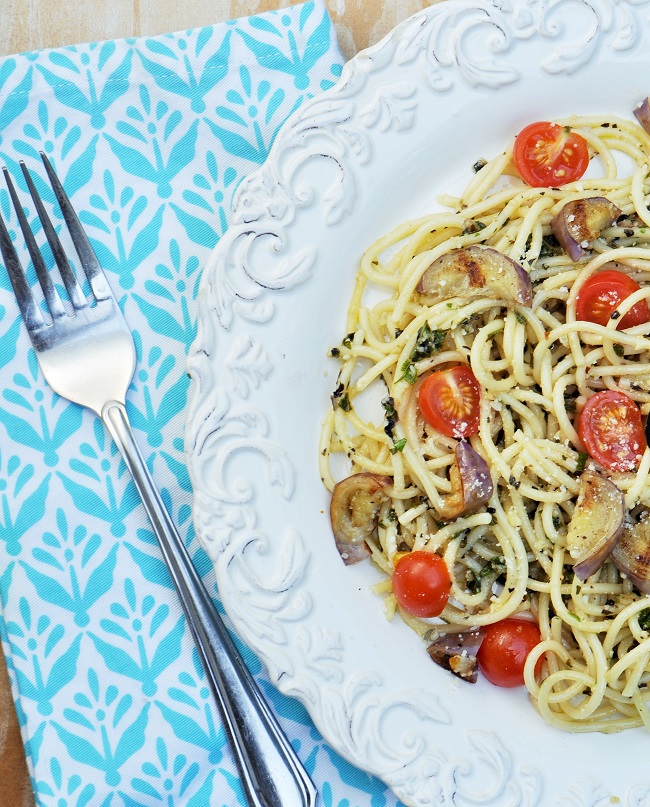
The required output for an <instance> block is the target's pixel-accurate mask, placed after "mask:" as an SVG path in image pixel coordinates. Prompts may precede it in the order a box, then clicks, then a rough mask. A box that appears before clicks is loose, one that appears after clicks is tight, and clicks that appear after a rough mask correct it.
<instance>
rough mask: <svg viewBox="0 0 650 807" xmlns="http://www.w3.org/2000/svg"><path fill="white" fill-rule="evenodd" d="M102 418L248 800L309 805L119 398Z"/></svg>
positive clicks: (298, 766) (254, 805)
mask: <svg viewBox="0 0 650 807" xmlns="http://www.w3.org/2000/svg"><path fill="white" fill-rule="evenodd" d="M102 420H103V421H104V423H105V424H106V426H107V428H108V430H109V431H110V433H111V436H112V437H113V439H114V440H115V443H116V444H117V446H118V448H119V449H120V451H121V453H122V456H123V457H124V460H125V462H126V465H127V467H128V469H129V471H130V472H131V475H132V477H133V481H134V482H135V486H136V488H137V490H138V493H139V494H140V497H141V499H142V502H143V504H144V507H145V510H146V511H147V515H148V516H149V519H150V521H151V524H152V526H153V529H154V532H155V534H156V537H157V539H158V542H159V544H160V548H161V550H162V554H163V556H164V558H165V561H166V562H167V566H168V567H169V571H170V572H171V575H172V578H173V580H174V585H175V586H176V590H177V592H178V595H179V597H180V600H181V604H182V606H183V609H184V611H185V614H186V617H187V622H188V625H189V626H190V629H191V631H192V634H193V637H194V641H195V643H196V648H197V650H198V652H199V655H200V656H201V660H202V662H203V666H204V668H205V672H206V675H207V677H208V679H209V681H210V686H211V689H212V693H213V695H214V697H215V700H216V702H217V705H218V707H219V710H220V712H221V716H222V718H223V723H224V728H225V731H226V734H227V735H228V739H229V741H230V746H231V749H232V752H233V756H234V758H235V762H236V764H237V767H238V769H239V774H240V776H241V784H242V787H243V790H244V793H245V795H246V799H247V801H248V804H249V805H250V807H314V805H315V804H316V798H317V792H316V788H315V787H314V784H313V782H312V781H311V779H310V778H309V775H308V774H307V772H306V771H305V769H304V768H303V766H302V763H301V762H300V760H299V758H298V756H297V755H296V753H295V751H294V750H293V747H292V746H291V744H290V743H289V740H288V739H287V737H286V735H285V734H284V733H283V731H282V729H281V728H280V726H279V724H278V722H277V721H276V719H275V717H274V715H273V713H272V712H271V710H270V709H269V707H268V705H267V703H266V701H265V700H264V698H263V697H262V695H261V693H260V691H259V689H258V687H257V684H256V683H255V681H254V679H253V677H252V675H251V674H250V672H249V670H248V668H247V667H246V664H245V663H244V661H243V659H242V657H241V656H240V654H239V651H238V650H237V648H236V646H235V644H234V642H233V640H232V639H231V637H230V634H229V633H228V631H227V629H226V627H225V625H224V623H223V621H222V620H221V617H220V616H219V614H218V613H217V610H216V609H215V607H214V605H213V604H212V601H211V599H210V595H209V594H208V592H207V590H206V588H205V586H204V585H203V582H202V580H201V578H200V577H199V574H198V572H197V571H196V569H195V567H194V564H193V563H192V561H191V558H190V556H189V554H188V552H187V549H186V548H185V545H184V543H183V541H182V539H181V537H180V535H179V534H178V532H177V530H176V528H175V526H174V523H173V521H172V520H171V518H170V516H169V513H168V512H167V509H166V508H165V505H164V504H163V501H162V499H161V497H160V493H159V492H158V490H157V488H156V486H155V484H154V481H153V479H152V478H151V474H150V473H149V469H148V468H147V465H146V463H145V461H144V458H143V456H142V453H141V452H140V449H139V447H138V445H137V443H136V441H135V437H134V435H133V431H132V430H131V425H130V423H129V419H128V416H127V413H126V409H125V407H124V405H123V404H122V403H120V402H118V401H111V402H109V403H108V404H107V405H106V406H105V407H104V409H103V411H102Z"/></svg>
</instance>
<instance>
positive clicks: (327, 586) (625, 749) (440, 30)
mask: <svg viewBox="0 0 650 807" xmlns="http://www.w3.org/2000/svg"><path fill="white" fill-rule="evenodd" d="M649 40H650V7H649V5H648V3H647V2H646V1H645V0H642V1H637V2H623V1H622V0H621V1H620V2H605V0H563V1H560V0H547V1H546V2H543V1H542V0H501V1H500V2H499V0H495V2H494V3H490V2H477V1H476V0H473V2H463V0H448V2H444V3H440V4H437V5H434V6H432V7H431V8H429V9H427V10H425V11H424V12H421V13H419V14H417V15H416V16H414V17H412V18H410V19H409V20H407V21H405V22H404V23H403V24H402V25H400V26H399V27H398V28H397V29H396V30H395V31H394V32H393V33H392V34H391V35H390V36H389V37H387V38H386V39H385V40H383V41H382V42H381V43H379V44H378V45H377V46H375V47H373V48H371V49H369V50H367V51H364V52H362V53H360V54H359V55H358V56H357V57H356V58H354V59H353V60H352V61H351V62H350V63H349V64H348V65H347V67H346V68H345V70H344V73H343V75H342V77H341V80H340V82H339V83H338V84H337V86H336V87H334V88H333V89H332V90H330V91H328V92H326V93H325V94H323V95H319V96H318V97H316V98H315V99H312V100H310V101H307V102H305V103H304V104H303V106H302V107H301V108H300V110H299V111H298V112H297V113H296V114H295V115H294V116H293V117H292V118H291V119H290V121H289V122H288V123H287V124H286V125H285V126H284V128H283V129H282V130H281V131H280V133H279V135H278V137H277V140H276V142H275V144H274V147H273V149H272V152H271V155H270V158H269V160H268V161H267V163H266V164H265V165H264V166H263V167H262V168H260V170H259V171H257V172H256V173H255V174H253V175H252V176H250V177H249V178H248V179H247V180H245V182H244V183H243V184H242V186H241V187H240V188H239V190H238V193H237V195H236V198H235V202H234V210H233V215H232V223H231V226H230V229H229V231H228V232H227V233H226V235H225V236H224V237H223V238H222V240H221V242H220V243H219V245H218V247H217V248H216V250H215V251H214V253H213V255H212V257H211V259H210V261H209V262H208V265H207V266H206V267H205V269H204V274H203V281H202V287H201V292H200V312H199V333H198V337H197V339H196V341H195V343H194V345H193V348H192V351H191V354H190V358H189V372H190V375H191V377H192V395H191V402H190V407H189V416H188V421H187V433H186V446H187V453H188V462H189V468H190V473H191V476H192V481H193V484H194V490H195V523H196V529H197V532H198V535H199V537H200V540H201V541H202V543H203V545H204V546H205V548H206V549H207V551H208V552H209V554H210V556H211V558H212V560H213V562H214V564H215V568H216V572H217V581H218V585H219V591H220V595H221V598H222V601H223V604H224V606H225V608H226V610H227V612H228V614H229V616H230V617H231V619H232V621H233V624H234V626H235V628H236V630H237V631H238V633H239V635H240V636H241V638H242V639H243V640H244V641H245V642H246V643H247V644H248V645H249V646H250V647H252V648H253V649H254V650H255V652H256V653H257V654H258V655H259V657H260V658H261V659H262V660H263V661H264V662H265V663H266V665H267V667H268V669H269V673H270V676H271V678H272V680H273V681H274V682H275V683H276V685H277V686H278V688H279V689H280V690H281V691H282V692H284V693H285V694H287V695H290V696H293V697H296V698H298V699H299V700H300V701H301V702H302V703H303V704H304V705H305V707H306V708H307V709H308V711H309V713H310V714H311V716H312V718H313V720H314V721H315V723H316V725H317V727H318V728H319V730H320V731H321V732H322V734H323V736H324V737H325V739H326V740H327V741H328V742H329V743H330V744H331V745H332V746H333V747H334V748H335V749H336V750H337V751H338V752H339V753H341V754H342V755H344V756H345V757H346V758H347V759H349V760H350V761H351V762H352V763H354V764H355V765H357V766H359V767H360V768H363V769H364V770H366V771H368V772H370V773H373V774H376V775H377V776H379V777H381V778H382V779H383V780H384V781H385V782H386V783H387V784H388V785H389V786H390V787H391V788H392V789H393V790H394V792H395V793H396V794H397V795H398V797H399V798H400V799H401V800H402V801H403V802H404V804H406V805H408V806H409V807H425V806H426V807H429V806H431V807H433V806H434V805H435V807H443V806H445V805H455V807H466V806H468V805H478V804H484V805H489V806H490V807H492V806H494V807H496V805H498V806H499V807H506V805H507V807H517V806H518V805H522V806H523V805H525V806H526V807H533V805H539V806H540V807H548V806H549V805H562V807H569V806H570V805H575V806H576V807H605V805H610V804H624V805H629V807H633V806H634V807H642V806H643V805H650V770H649V769H648V766H647V759H648V751H649V749H650V735H648V733H647V732H644V731H641V730H638V731H628V732H626V733H624V734H621V735H609V736H607V735H590V734H587V735H585V734H565V733H562V732H559V731H557V730H555V729H551V728H549V727H548V726H546V725H545V724H544V722H543V721H542V719H541V718H540V717H539V716H538V715H537V713H536V712H535V710H534V708H533V706H532V705H531V703H530V702H529V701H528V698H527V696H526V693H525V692H524V691H523V690H501V689H498V688H495V687H492V686H490V685H489V684H488V683H486V682H485V681H479V682H478V683H477V684H475V685H473V686H472V685H468V684H466V683H464V682H462V681H459V680H457V679H455V678H454V677H453V676H451V675H449V674H448V673H446V672H444V671H443V670H441V669H439V668H438V667H436V666H435V665H434V664H432V662H431V661H430V659H429V658H428V656H427V653H426V651H425V646H424V644H423V643H422V642H421V641H420V639H418V637H416V636H415V635H414V634H413V633H412V632H411V631H409V630H408V629H407V628H406V627H405V626H404V625H403V624H402V623H401V622H400V621H399V619H396V620H394V621H393V622H392V623H388V622H386V621H385V619H384V616H383V608H382V603H381V601H380V600H379V599H378V598H377V597H375V596H374V595H373V594H371V593H370V592H369V591H368V586H369V585H370V584H371V583H372V582H373V581H374V580H376V579H377V574H376V572H374V571H373V570H372V568H370V566H369V565H368V564H366V563H362V564H359V565H356V566H353V567H348V568H346V567H344V566H343V564H342V562H341V560H340V558H339V556H338V553H337V552H336V549H335V547H334V543H333V540H332V537H331V532H330V527H329V519H328V515H327V507H328V495H327V493H326V492H325V491H324V489H323V487H322V485H321V482H320V479H319V475H318V468H317V441H318V433H319V429H320V423H321V420H322V418H323V415H324V413H325V411H326V409H327V407H328V406H329V405H330V400H329V395H330V394H331V392H332V391H333V389H334V386H335V381H336V367H335V366H334V364H333V362H332V360H331V359H329V358H328V352H329V349H330V348H331V347H333V346H334V345H336V344H337V343H339V342H340V340H341V339H342V337H343V336H344V315H345V309H346V307H347V303H348V299H349V295H350V291H351V288H352V284H353V280H354V275H355V272H356V267H357V263H358V260H359V257H360V255H361V254H362V252H363V250H364V249H365V248H366V247H367V246H368V245H369V244H370V243H371V242H372V241H373V240H374V239H375V238H377V237H378V236H379V235H381V234H382V233H384V232H385V231H387V230H388V229H390V228H391V227H392V226H394V225H395V224H397V223H399V222H400V221H401V220H403V219H405V218H407V217H411V216H415V215H419V214H421V213H423V212H424V211H426V210H427V209H431V207H432V206H433V205H434V204H435V198H436V195H437V194H438V193H440V192H444V191H445V190H447V189H449V188H450V187H454V188H458V187H459V183H461V184H462V182H463V181H465V180H467V179H469V177H470V175H471V166H472V165H473V164H474V163H475V162H476V160H477V159H479V158H481V157H486V158H487V157H490V156H492V155H494V154H496V153H498V152H499V151H500V150H502V149H503V148H504V147H505V146H506V144H507V143H508V142H509V141H510V140H511V139H512V137H513V136H514V135H515V134H516V133H517V131H518V130H519V129H521V128H522V126H523V125H525V124H526V123H529V122H531V121H533V120H538V119H551V118H556V117H563V116H565V115H568V114H572V113H586V114H589V113H599V114H602V113H605V114H607V113H609V112H612V113H616V114H619V115H627V116H629V115H630V114H631V110H632V108H633V106H634V105H635V104H636V103H637V102H638V101H639V100H640V99H641V98H643V97H644V96H646V95H648V94H649V93H650V69H649V68H650V47H649V44H650V43H649Z"/></svg>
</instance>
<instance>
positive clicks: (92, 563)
mask: <svg viewBox="0 0 650 807" xmlns="http://www.w3.org/2000/svg"><path fill="white" fill-rule="evenodd" d="M341 66H342V60H341V54H340V52H339V50H338V46H337V43H336V40H335V35H334V30H333V27H332V24H331V21H330V18H329V16H328V14H327V11H326V8H325V6H324V4H323V3H322V2H315V3H312V2H310V3H306V4H304V5H300V6H295V7H293V8H289V9H285V10H282V11H277V12H270V13H265V14H261V15H257V16H253V17H249V18H247V19H242V20H235V21H233V22H229V23H225V24H221V25H215V26H211V27H206V28H200V29H197V30H191V31H184V32H180V33H175V34H169V35H167V36H159V37H154V38H139V39H127V40H121V41H113V42H103V43H96V44H90V45H80V46H75V47H68V48H60V49H56V50H48V51H42V52H38V53H26V54H21V55H19V56H15V57H11V58H4V59H1V60H0V164H2V165H6V166H7V167H8V169H9V171H10V172H11V174H12V175H13V177H14V179H15V181H16V182H17V183H18V186H19V188H20V190H21V193H23V194H26V188H25V185H24V180H22V177H21V174H20V170H19V166H18V161H19V160H24V161H25V162H26V163H27V165H28V166H29V167H30V168H31V169H33V170H35V171H37V172H39V171H40V172H41V173H40V176H41V177H42V176H43V174H42V168H41V165H40V160H39V158H38V152H39V151H44V152H45V153H46V154H47V155H48V156H49V158H50V160H51V161H52V162H53V164H54V166H55V168H56V170H57V172H58V174H59V176H60V178H61V179H62V181H63V184H64V186H65V188H66V190H67V192H68V194H69V195H70V197H71V198H72V202H73V205H74V206H75V208H76V209H77V211H78V212H79V214H80V218H81V219H82V221H83V223H84V225H85V228H86V230H87V232H88V235H89V237H90V239H91V241H92V243H93V245H94V247H95V250H96V252H97V254H98V256H99V259H100V261H101V263H102V265H103V267H104V269H105V270H106V272H107V274H108V276H109V280H110V282H111V285H112V287H113V289H114V291H115V293H116V296H117V297H118V298H119V300H120V302H121V305H122V307H123V310H124V313H125V315H126V318H127V321H128V322H129V324H130V326H131V328H132V330H133V333H134V337H135V341H136V345H137V350H138V367H137V370H136V374H135V377H134V380H133V384H132V386H131V389H130V392H129V397H128V403H127V409H128V411H129V415H130V418H131V421H132V424H133V426H134V428H135V431H136V436H137V438H138V441H139V444H140V446H141V448H142V450H143V453H144V454H145V456H146V457H147V459H148V463H149V466H150V468H151V469H152V471H153V474H154V477H155V479H156V481H157V483H158V485H159V487H160V488H161V490H162V494H163V498H164V500H165V502H166V504H167V506H168V508H169V511H170V513H171V515H172V517H173V518H174V520H175V522H176V524H177V525H178V528H179V530H180V532H181V534H182V536H183V538H184V539H185V541H186V542H187V545H188V546H189V548H190V551H191V553H192V555H193V558H194V562H195V563H196V565H197V567H198V568H199V570H200V572H201V573H202V575H203V578H204V580H205V581H206V584H207V586H208V589H209V590H210V592H211V593H212V594H213V595H214V598H215V602H216V603H217V607H219V604H218V598H217V592H216V588H215V584H214V577H213V572H212V568H211V565H210V563H209V561H208V560H207V557H206V556H205V555H204V554H203V552H202V550H201V549H200V547H199V546H198V544H197V541H196V539H195V538H194V535H193V530H192V492H191V489H190V483H189V479H188V475H187V472H186V468H185V464H184V456H183V428H184V418H185V404H186V399H187V394H188V383H189V380H188V377H187V375H186V371H185V357H186V354H187V350H188V348H189V346H190V344H191V342H192V341H193V339H194V336H195V329H196V297H197V291H198V285H199V278H200V275H201V269H202V266H203V264H204V262H205V260H206V258H207V256H208V255H209V253H210V251H211V249H212V248H213V247H214V245H215V244H216V243H217V242H218V240H219V238H220V237H221V236H222V235H223V233H224V231H225V229H226V227H227V225H228V216H229V209H230V203H231V199H232V196H233V192H234V190H235V188H236V187H237V185H238V183H239V182H240V180H241V179H242V178H243V177H244V176H245V175H246V174H247V173H248V172H249V171H251V170H252V169H254V168H255V167H256V166H258V165H259V164H261V163H262V162H263V161H264V159H265V158H266V155H267V153H268V151H269V148H270V146H271V143H272V141H273V138H274V136H275V134H276V133H277V131H278V128H279V127H280V126H281V124H282V123H283V121H284V120H285V119H286V118H287V116H289V115H290V114H291V112H292V111H293V110H295V109H296V108H297V107H298V106H299V104H300V103H301V102H302V101H303V100H304V99H306V98H309V97H311V96H312V95H314V94H315V93H318V92H319V91H321V90H323V89H325V88H327V87H329V86H331V85H332V83H333V82H335V81H336V79H337V77H338V76H339V74H340V71H341ZM0 186H2V187H0V211H1V212H2V215H3V217H4V218H5V220H6V221H7V222H8V224H9V227H10V230H11V231H12V232H13V234H14V236H15V237H16V241H19V240H20V239H19V237H18V235H17V229H18V228H17V223H16V220H15V217H14V216H13V215H12V211H11V207H10V202H9V197H8V193H7V191H6V188H4V186H3V183H0ZM38 187H39V190H40V191H41V193H42V195H43V196H44V197H45V198H46V200H47V201H48V202H52V201H53V195H52V193H51V191H50V189H49V186H48V185H47V183H46V182H45V181H44V180H43V179H41V180H39V182H38ZM24 200H25V206H26V208H27V209H28V211H29V217H30V220H31V219H33V218H34V210H33V206H31V204H30V203H29V202H28V201H27V196H26V195H25V196H24ZM53 215H56V213H54V214H53ZM58 223H59V224H60V221H59V222H58ZM32 280H34V278H32ZM0 395H1V400H0V604H1V607H2V618H1V619H0V635H1V637H2V644H3V648H4V651H5V654H6V656H7V661H8V666H9V673H10V677H11V681H12V686H13V691H14V695H15V699H16V704H17V709H18V714H19V718H20V722H21V726H22V732H23V738H24V741H25V748H26V752H27V759H28V764H29V768H30V771H31V774H32V777H33V784H34V789H35V793H36V799H37V803H38V804H39V805H44V806H47V807H55V805H56V807H109V806H110V807H154V805H155V806H156V807H158V805H166V806H167V807H208V805H216V807H235V805H244V803H245V802H244V801H243V795H242V792H241V789H240V786H239V780H238V776H237V772H236V769H235V767H234V764H233V762H232V758H231V756H230V752H229V749H228V747H227V744H226V738H225V735H224V732H223V729H222V726H221V723H220V719H219V715H218V713H217V711H216V708H215V706H214V704H213V702H212V700H211V696H210V694H209V691H208V687H207V686H206V682H205V679H204V675H203V672H202V670H201V667H200V665H199V662H198V658H197V655H196V653H195V651H194V650H193V646H192V641H191V638H190V635H189V631H188V629H187V627H186V625H185V620H184V617H183V615H182V613H181V610H180V607H179V605H178V604H177V601H176V597H175V593H174V591H173V589H172V584H171V581H170V578H169V576H168V574H167V571H166V569H165V567H164V565H163V563H162V561H161V559H160V556H159V553H158V547H157V544H156V542H155V539H154V537H153V534H152V532H151V530H150V528H149V524H148V522H147V519H146V516H145V514H144V511H143V509H142V507H141V505H140V502H139V499H138V496H137V494H136V492H135V489H134V486H133V484H132V482H131V481H130V478H129V476H128V473H127V471H126V468H125V466H124V463H123V462H122V460H121V459H120V457H119V455H118V454H117V451H116V448H115V446H114V445H113V444H112V442H111V440H110V438H109V436H108V434H107V433H106V431H105V429H104V427H103V425H102V423H101V422H100V421H99V420H98V419H97V418H96V417H95V416H93V415H92V414H91V413H90V412H88V411H85V410H82V409H81V408H80V407H78V406H76V405H74V404H71V403H69V402H68V401H66V400H63V399H61V398H59V397H57V396H56V395H55V394H54V393H53V392H52V391H51V390H50V388H49V387H48V386H47V384H46V383H45V381H44V379H43V377H42V375H41V373H40V371H39V368H38V364H37V361H36V357H35V354H34V352H33V350H32V349H31V345H30V342H29V339H28V336H27V333H26V331H25V329H24V327H23V326H22V322H21V320H20V317H19V314H18V309H17V306H16V303H15V300H14V298H13V294H12V291H11V287H10V285H9V281H8V278H7V275H6V272H5V270H4V268H3V267H2V266H0ZM241 649H242V651H243V652H244V654H245V658H246V660H247V663H248V664H249V666H250V668H251V670H252V671H253V673H254V675H255V676H256V678H257V680H258V682H259V684H260V687H261V688H262V691H263V692H264V694H265V695H266V697H267V698H268V700H269V702H270V703H271V705H272V708H273V709H274V711H275V713H276V714H277V715H278V717H279V719H280V722H281V723H282V725H283V727H284V729H285V731H286V732H287V734H288V736H289V737H290V739H291V740H292V742H293V743H294V744H295V747H296V748H297V750H298V752H299V754H300V756H301V758H302V759H303V761H304V763H305V765H306V767H307V769H308V770H309V772H310V773H311V774H312V776H313V778H314V780H315V782H316V785H317V787H318V788H319V791H320V794H321V804H322V805H323V807H349V806H350V805H354V807H387V806H388V807H390V806H391V805H395V804H397V802H396V800H395V797H394V796H392V795H391V794H390V793H389V791H387V789H386V788H385V786H384V785H383V784H382V783H380V782H379V781H377V780H376V779H373V778H371V777H369V776H367V775H366V774H364V773H362V772H360V771H358V770H356V769H355V768H353V767H351V766H350V765H349V764H347V763H346V762H345V761H344V760H342V759H341V758H340V757H339V756H338V755H337V754H335V753H334V752H333V751H332V750H331V749H330V748H329V747H328V746H327V745H326V744H325V743H324V742H323V740H322V739H321V737H320V736H319V734H318V732H317V731H316V730H315V728H314V726H313V724H312V723H311V721H310V719H309V717H308V716H307V714H306V713H305V711H304V709H303V708H302V707H301V706H300V705H299V704H298V703H296V702H295V701H291V700H289V699H287V698H285V697H284V696H282V695H280V694H279V693H278V692H277V691H276V690H275V689H274V688H273V687H272V686H271V685H270V684H269V679H268V677H267V676H266V672H265V670H264V669H262V666H261V664H260V663H259V661H258V660H257V659H256V657H255V655H254V654H253V653H252V652H250V650H248V649H247V648H241ZM253 650H254V648H253ZM1 801H2V795H1V792H0V802H1ZM12 807H13V805H12Z"/></svg>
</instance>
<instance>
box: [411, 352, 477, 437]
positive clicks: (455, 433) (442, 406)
mask: <svg viewBox="0 0 650 807" xmlns="http://www.w3.org/2000/svg"><path fill="white" fill-rule="evenodd" d="M418 404H419V406H420V411H421V412H422V417H423V418H424V419H425V420H426V422H427V423H428V424H429V425H430V426H433V428H434V429H436V431H439V432H440V433H441V434H444V435H445V437H456V438H457V439H462V438H464V437H470V436H471V435H472V434H476V433H477V432H478V425H479V415H480V404H481V390H480V387H479V383H478V381H477V380H476V376H475V375H474V373H473V372H472V368H471V367H470V366H469V365H467V364H459V365H457V366H456V367H451V368H449V369H448V370H436V371H434V372H433V373H431V374H430V375H428V376H427V377H426V378H425V379H424V381H423V382H422V384H421V386H420V389H419V391H418Z"/></svg>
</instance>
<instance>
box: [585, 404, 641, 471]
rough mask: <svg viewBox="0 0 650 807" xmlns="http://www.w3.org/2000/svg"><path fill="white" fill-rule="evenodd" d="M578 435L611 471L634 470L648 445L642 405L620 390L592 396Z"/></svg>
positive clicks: (593, 454) (593, 455)
mask: <svg viewBox="0 0 650 807" xmlns="http://www.w3.org/2000/svg"><path fill="white" fill-rule="evenodd" d="M578 435H579V437H580V439H581V440H582V442H583V443H584V446H585V448H586V449H587V451H588V452H589V456H591V457H593V458H594V459H595V460H596V461H597V462H599V463H600V464H601V465H604V466H605V468H609V470H610V471H633V470H634V469H635V468H636V466H637V465H638V464H639V460H640V459H641V455H642V454H643V452H644V450H645V447H646V440H645V435H644V433H643V425H642V423H641V411H640V410H639V407H638V406H637V405H636V403H635V402H634V401H633V400H632V399H631V398H629V397H628V396H627V395H625V393H623V392H617V391H616V390H610V389H608V390H603V391H602V392H597V393H596V394H595V395H592V396H591V398H589V400H588V401H587V403H586V404H585V405H584V407H583V408H582V411H581V412H580V414H579V415H578Z"/></svg>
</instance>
